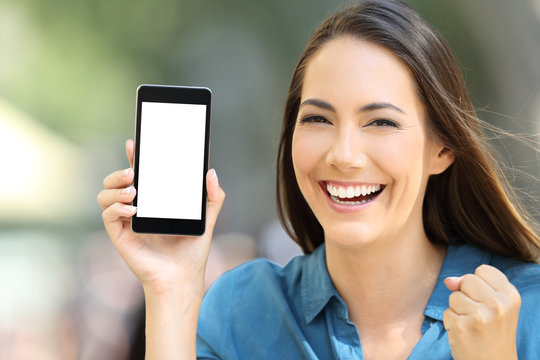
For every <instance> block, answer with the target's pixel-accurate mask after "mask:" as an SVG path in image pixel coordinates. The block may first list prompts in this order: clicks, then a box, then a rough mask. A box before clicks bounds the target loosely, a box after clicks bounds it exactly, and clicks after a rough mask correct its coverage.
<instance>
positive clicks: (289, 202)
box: [277, 0, 540, 261]
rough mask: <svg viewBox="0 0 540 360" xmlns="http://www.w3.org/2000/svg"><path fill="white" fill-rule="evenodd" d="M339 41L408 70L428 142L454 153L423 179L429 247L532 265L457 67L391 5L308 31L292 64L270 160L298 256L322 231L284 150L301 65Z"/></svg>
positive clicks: (430, 35) (349, 13)
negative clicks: (463, 249)
mask: <svg viewBox="0 0 540 360" xmlns="http://www.w3.org/2000/svg"><path fill="white" fill-rule="evenodd" d="M341 36H352V37H354V38H358V39H361V40H364V41H368V42H372V43H375V44H378V45H381V46H383V47H385V48H386V49H388V50H390V51H391V52H392V53H393V54H394V55H395V56H397V57H398V58H400V59H401V60H402V61H403V62H404V63H405V64H406V65H407V66H408V68H409V70H410V72H411V75H412V77H413V79H414V81H415V83H416V87H417V91H418V94H419V96H420V98H421V99H422V100H423V102H424V104H425V106H426V110H427V121H428V124H427V126H428V129H429V131H430V133H431V135H432V136H433V138H434V139H437V141H438V142H440V143H441V144H443V145H444V146H445V147H446V148H448V149H451V150H452V151H453V152H454V154H455V161H454V163H453V164H452V165H451V166H450V167H449V168H448V169H447V170H446V171H445V172H443V173H442V174H439V175H432V176H431V177H430V178H429V180H428V184H427V188H426V193H425V197H424V203H423V210H422V211H423V223H424V229H425V232H426V235H427V237H428V238H429V240H430V241H432V242H434V243H442V244H451V243H454V242H456V241H460V242H466V243H470V244H473V245H475V246H478V247H481V248H484V249H487V250H489V251H492V252H494V253H497V254H500V255H503V256H507V257H512V258H515V259H520V260H525V261H537V260H538V254H539V251H540V238H539V236H538V234H537V233H535V231H534V229H533V228H532V227H531V226H530V225H528V223H527V221H526V217H525V215H521V214H526V212H525V211H524V209H523V208H522V206H521V205H520V203H519V201H518V200H517V197H516V196H515V194H514V192H513V191H511V188H510V186H509V184H508V183H507V181H506V179H505V177H504V176H503V174H502V172H501V171H500V168H499V166H498V164H497V162H496V160H495V159H494V158H493V156H492V155H491V153H492V151H491V150H490V148H489V145H488V144H487V142H486V140H485V137H484V136H483V134H482V129H481V125H480V120H479V119H478V117H477V116H476V113H475V110H474V107H473V105H472V103H471V100H470V97H469V94H468V91H467V88H466V86H465V81H464V80H463V75H462V73H461V70H460V68H459V66H458V65H457V63H456V60H455V59H454V57H453V55H452V54H451V52H450V50H449V48H448V46H447V45H446V44H445V42H444V40H443V39H442V38H441V36H440V35H439V34H438V33H437V32H436V31H435V30H434V29H433V28H432V27H431V26H430V25H429V24H428V23H427V22H426V21H425V20H423V19H422V18H421V17H420V16H419V15H418V14H417V13H416V12H415V11H414V10H412V9H411V8H410V7H409V6H407V5H405V4H404V3H401V2H398V1H393V0H390V1H366V2H364V3H361V4H359V5H355V6H351V7H348V8H346V9H344V10H342V11H340V12H338V13H336V14H335V15H332V16H331V17H330V18H328V19H327V20H326V21H325V22H323V23H322V24H321V26H319V28H318V29H317V30H316V31H315V33H314V35H313V36H312V37H311V39H310V40H309V42H308V44H307V46H306V48H305V49H304V52H303V53H302V55H301V57H300V60H299V61H298V64H297V66H296V68H295V70H294V73H293V77H292V80H291V85H290V89H289V94H288V96H287V100H286V104H285V114H284V119H283V128H282V132H281V138H280V141H279V150H278V161H277V204H278V216H279V219H280V221H281V223H282V225H283V226H284V228H285V230H286V231H287V233H288V234H289V235H290V236H291V237H292V238H293V239H294V240H295V241H296V242H297V243H298V244H299V245H300V246H301V247H302V249H303V250H304V252H305V253H311V252H312V251H313V250H314V249H315V248H316V247H318V246H319V245H320V244H321V243H323V242H324V233H323V229H322V227H321V225H320V223H319V221H318V220H317V219H316V218H315V215H314V214H313V212H312V211H311V209H310V208H309V206H308V204H307V203H306V201H305V199H304V197H303V196H302V193H301V192H300V189H299V187H298V184H297V183H296V177H295V173H294V169H293V164H292V154H291V144H292V136H293V132H294V127H295V123H296V117H297V115H298V108H299V103H300V97H301V93H302V86H303V79H304V73H305V69H306V66H307V64H308V63H309V60H310V59H311V57H312V56H313V54H314V53H315V52H317V50H318V49H320V48H321V47H322V46H324V45H325V44H326V43H328V42H329V41H330V40H332V39H335V38H337V37H341ZM511 199H512V200H511ZM456 239H459V240H456Z"/></svg>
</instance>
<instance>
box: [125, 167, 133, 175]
mask: <svg viewBox="0 0 540 360" xmlns="http://www.w3.org/2000/svg"><path fill="white" fill-rule="evenodd" d="M130 171H131V168H127V169H126V170H124V176H128V175H129V172H130Z"/></svg>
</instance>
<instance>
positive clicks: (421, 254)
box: [326, 231, 446, 331]
mask: <svg viewBox="0 0 540 360" xmlns="http://www.w3.org/2000/svg"><path fill="white" fill-rule="evenodd" d="M335 244H337V243H336V242H332V241H326V261H327V266H328V272H329V274H330V277H331V278H332V281H333V283H334V286H335V287H336V289H337V291H338V292H339V294H340V295H341V297H342V298H343V300H344V301H345V303H346V304H347V307H348V310H349V318H350V320H351V321H353V322H354V323H355V324H356V326H357V328H358V330H359V331H361V329H362V328H366V329H374V328H381V327H382V328H384V327H385V326H386V325H388V326H389V327H392V326H395V324H399V323H403V322H404V321H406V322H410V321H411V319H416V320H420V323H421V319H423V312H424V309H425V306H426V304H427V301H428V299H429V297H430V295H431V293H432V291H433V288H434V287H435V284H436V282H437V279H438V275H439V272H440V268H441V266H442V262H443V260H444V256H445V254H446V248H444V247H438V246H435V245H434V244H432V243H431V242H429V240H428V239H427V237H426V235H425V233H424V232H423V231H422V232H421V234H416V236H407V238H405V237H402V238H398V239H392V240H389V239H387V240H383V239H380V240H377V241H374V242H372V243H370V244H367V245H364V246H362V247H359V248H354V249H351V248H343V247H340V246H336V245H335ZM416 322H417V321H416Z"/></svg>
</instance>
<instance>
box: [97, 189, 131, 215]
mask: <svg viewBox="0 0 540 360" xmlns="http://www.w3.org/2000/svg"><path fill="white" fill-rule="evenodd" d="M136 193H137V191H136V190H135V188H134V187H133V186H128V187H126V188H123V189H104V190H101V191H100V193H99V194H98V197H97V200H98V204H99V206H100V207H101V209H103V210H105V209H107V208H108V207H109V206H111V205H112V204H114V203H117V202H118V203H124V204H131V202H132V201H133V199H134V198H135V194H136Z"/></svg>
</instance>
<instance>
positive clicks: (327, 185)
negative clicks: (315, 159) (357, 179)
mask: <svg viewBox="0 0 540 360" xmlns="http://www.w3.org/2000/svg"><path fill="white" fill-rule="evenodd" d="M321 187H322V188H323V189H325V190H326V192H327V194H328V196H329V197H330V199H331V200H332V201H333V202H335V203H338V204H341V205H350V206H354V205H362V204H365V203H367V202H370V201H372V200H374V199H375V198H376V197H377V196H378V195H379V194H380V193H381V192H382V191H383V190H384V188H385V187H386V185H384V184H367V183H358V184H353V183H348V184H343V183H337V182H331V181H326V182H323V183H322V184H321Z"/></svg>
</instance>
